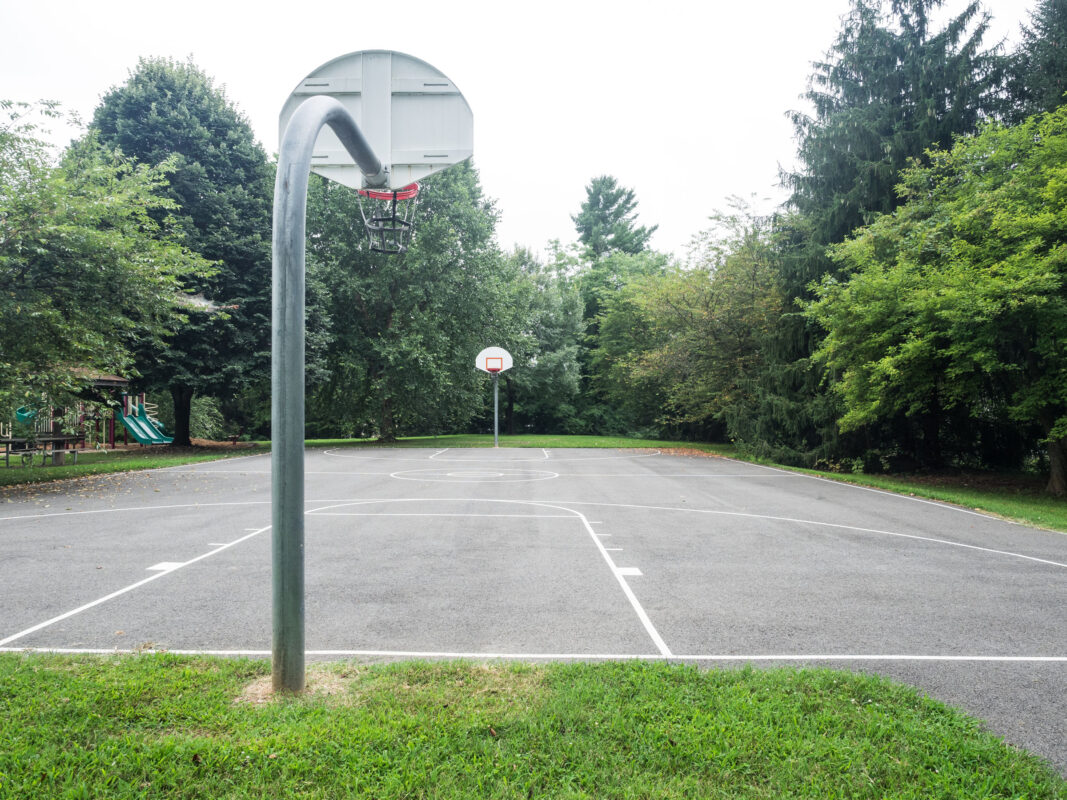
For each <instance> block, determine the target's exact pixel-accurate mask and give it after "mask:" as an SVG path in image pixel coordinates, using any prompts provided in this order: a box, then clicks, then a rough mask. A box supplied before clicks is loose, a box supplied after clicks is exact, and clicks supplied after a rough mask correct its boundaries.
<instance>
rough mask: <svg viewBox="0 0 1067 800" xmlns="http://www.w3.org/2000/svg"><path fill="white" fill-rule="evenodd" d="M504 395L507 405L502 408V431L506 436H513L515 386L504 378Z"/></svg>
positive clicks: (508, 379) (506, 377)
mask: <svg viewBox="0 0 1067 800" xmlns="http://www.w3.org/2000/svg"><path fill="white" fill-rule="evenodd" d="M504 393H505V396H506V397H507V405H505V406H504V430H505V431H507V434H508V436H514V435H515V384H514V383H512V382H511V378H509V377H508V376H507V375H505V376H504Z"/></svg>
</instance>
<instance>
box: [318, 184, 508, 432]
mask: <svg viewBox="0 0 1067 800" xmlns="http://www.w3.org/2000/svg"><path fill="white" fill-rule="evenodd" d="M358 219H360V212H359V207H358V197H357V195H356V193H355V192H353V191H352V190H350V189H347V188H345V187H343V186H339V185H337V184H331V183H328V182H326V181H322V180H319V179H314V180H313V181H312V183H311V187H310V191H309V198H308V257H309V270H310V271H311V272H313V273H314V274H316V275H317V276H318V278H319V279H320V280H321V281H323V283H324V285H326V286H328V287H329V292H330V296H329V308H328V313H329V316H330V318H331V324H332V326H333V336H332V341H331V343H330V345H329V347H328V351H327V354H326V360H327V363H328V366H329V371H330V377H329V380H328V381H327V382H326V383H324V384H323V385H322V386H320V387H318V388H317V389H316V390H315V392H314V393H313V395H312V397H311V399H310V401H309V426H311V425H312V424H317V425H320V426H326V425H329V426H331V427H332V429H333V430H337V431H338V432H340V433H344V434H346V435H353V434H354V435H366V434H374V435H377V436H378V437H379V438H380V439H382V440H383V441H389V440H392V439H394V438H395V437H396V436H398V435H400V434H402V433H416V432H418V433H433V432H437V431H444V430H453V429H461V428H462V427H464V426H465V425H466V424H467V422H468V421H469V420H470V418H471V416H472V415H474V414H475V413H477V412H479V411H481V409H482V408H484V404H485V402H486V392H485V391H484V389H485V387H484V386H483V385H482V383H481V381H480V377H479V376H480V373H478V372H477V371H476V370H475V369H474V357H475V356H476V355H477V353H478V352H479V351H480V350H481V349H482V348H484V347H486V346H487V345H489V344H492V343H505V342H507V341H508V339H509V337H510V336H511V334H512V333H513V331H514V322H513V320H514V316H513V314H512V312H511V310H510V309H509V307H508V305H507V303H506V302H505V299H506V297H507V280H506V279H507V275H508V273H507V270H506V267H505V261H504V259H503V257H502V256H501V254H500V253H499V251H498V250H497V248H496V245H495V243H494V241H493V230H494V226H495V224H496V213H495V211H494V209H493V206H492V204H491V203H490V202H489V201H487V200H486V199H485V198H484V197H483V196H482V191H481V187H480V185H479V183H478V176H477V172H476V171H475V169H474V168H473V167H472V166H471V165H470V164H469V163H465V164H462V165H458V166H455V167H452V168H450V169H448V170H445V171H443V172H441V173H440V174H438V175H435V176H434V177H433V178H432V179H430V180H427V181H426V182H425V183H424V184H423V187H422V190H421V191H420V193H419V209H418V216H417V219H416V232H415V236H414V240H413V242H412V245H411V247H410V248H409V249H408V251H407V252H406V253H405V254H403V255H401V256H386V255H379V254H375V253H371V252H370V251H369V250H368V248H367V242H366V235H365V233H364V231H363V229H362V226H360V225H358V224H357V225H353V220H358ZM505 346H506V345H505Z"/></svg>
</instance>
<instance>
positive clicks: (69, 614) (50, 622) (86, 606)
mask: <svg viewBox="0 0 1067 800" xmlns="http://www.w3.org/2000/svg"><path fill="white" fill-rule="evenodd" d="M269 530H270V525H268V526H266V527H265V528H260V529H259V530H257V531H256V532H255V533H250V534H248V535H247V536H242V537H241V538H240V539H235V540H234V541H232V542H230V543H229V544H224V545H222V546H221V547H216V548H215V549H214V550H211V551H209V552H207V553H203V554H202V555H199V556H197V557H196V558H191V559H189V560H188V561H184V562H181V563H180V564H177V565H176V566H174V567H173V568H172V569H168V570H164V571H161V572H157V573H156V574H155V575H150V576H148V577H147V578H145V579H144V580H140V581H137V582H136V583H131V584H130V585H129V586H125V587H123V588H122V589H118V590H117V591H114V592H112V593H111V594H107V595H104V596H103V597H100V598H97V599H96V600H93V601H91V602H89V603H86V604H84V605H81V606H78V607H77V608H75V609H73V610H71V611H67V612H66V613H63V614H60V615H58V616H55V617H52V618H51V619H47V620H45V621H44V622H40V623H38V624H37V625H34V626H32V627H29V628H26V630H23V631H19V632H18V633H13V634H11V635H10V636H7V637H5V638H3V639H0V647H3V646H4V645H6V644H9V643H11V642H13V641H15V640H16V639H21V638H22V637H23V636H29V635H30V634H31V633H36V632H37V631H39V630H42V629H44V628H47V627H49V626H51V625H55V624H56V623H57V622H62V621H63V620H65V619H69V618H70V617H73V616H75V615H76V614H80V613H81V612H83V611H88V610H89V609H90V608H95V607H96V606H98V605H101V604H103V603H106V602H107V601H108V600H114V599H115V598H116V597H121V596H122V595H124V594H128V593H129V592H132V591H133V590H134V589H137V588H140V587H141V586H144V585H145V584H146V583H151V582H152V581H154V580H158V579H159V578H162V577H163V576H164V575H173V574H174V573H175V572H177V571H178V570H180V569H182V568H183V567H188V566H189V565H190V564H195V563H196V562H198V561H203V560H204V559H205V558H209V557H211V556H213V555H215V554H217V553H221V552H222V551H223V550H228V549H229V548H231V547H233V546H234V545H237V544H240V543H241V542H243V541H246V540H247V539H251V538H252V537H253V536H258V535H259V534H261V533H263V531H269Z"/></svg>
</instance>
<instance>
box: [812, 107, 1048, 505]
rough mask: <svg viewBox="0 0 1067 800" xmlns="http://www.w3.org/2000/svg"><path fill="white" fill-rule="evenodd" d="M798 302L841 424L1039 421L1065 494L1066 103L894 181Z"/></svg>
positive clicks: (941, 154)
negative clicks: (954, 412)
mask: <svg viewBox="0 0 1067 800" xmlns="http://www.w3.org/2000/svg"><path fill="white" fill-rule="evenodd" d="M901 197H902V199H903V200H904V201H905V205H903V206H902V207H901V208H900V209H898V210H897V211H896V212H895V213H894V214H891V215H886V216H884V217H881V218H879V219H878V220H876V221H875V222H874V223H872V224H871V225H870V226H869V227H867V228H865V229H863V230H861V231H859V232H857V234H856V235H855V236H854V237H853V238H852V239H850V240H848V241H847V242H845V243H843V244H842V245H840V246H838V247H837V248H835V249H834V256H835V258H836V259H838V260H839V261H840V262H841V263H842V266H844V267H845V268H846V269H847V270H848V271H849V272H850V273H852V277H851V278H850V279H849V280H847V281H842V280H835V279H834V278H831V277H827V278H826V279H824V281H823V282H822V283H821V284H820V286H819V289H818V298H817V300H816V301H815V302H813V303H811V304H810V305H809V306H808V308H807V312H806V313H807V314H808V316H809V317H810V318H812V319H813V320H815V321H817V322H818V323H819V324H820V325H821V326H822V327H823V328H824V329H825V330H826V332H827V335H826V338H825V339H824V340H823V342H822V345H821V346H820V348H819V350H818V351H817V354H816V355H817V357H818V358H819V359H820V360H821V361H822V362H823V363H825V364H826V366H827V367H828V368H829V370H830V371H831V374H833V375H835V376H836V381H835V383H834V384H833V388H834V391H835V392H836V393H837V394H838V395H839V396H840V397H841V398H842V400H843V402H844V408H845V413H844V414H843V415H842V416H841V418H840V425H841V427H842V428H843V429H845V430H849V429H856V428H858V427H859V426H861V425H864V424H867V423H870V422H873V421H878V420H882V419H886V418H888V417H891V416H893V415H896V414H904V415H906V416H909V417H914V416H916V415H922V414H927V413H929V412H930V411H931V410H933V411H939V410H940V409H954V408H956V409H964V410H965V411H966V412H967V413H968V414H969V415H970V416H971V417H972V418H974V419H981V418H983V417H986V416H989V415H994V416H1000V415H1003V416H1007V417H1009V418H1010V419H1012V420H1015V421H1016V423H1018V424H1019V425H1022V426H1036V427H1038V428H1040V430H1041V433H1042V434H1043V436H1044V442H1045V443H1046V446H1047V450H1048V458H1049V468H1050V477H1049V483H1048V490H1049V491H1050V492H1052V493H1054V494H1057V495H1063V494H1065V493H1067V107H1065V108H1061V109H1058V110H1057V111H1055V112H1053V113H1051V114H1048V115H1044V116H1039V117H1034V118H1031V119H1029V120H1027V121H1026V122H1025V123H1023V124H1021V125H1018V126H1016V127H1014V128H1009V127H1003V126H1000V125H991V126H989V127H987V128H985V129H984V130H983V131H982V133H981V134H980V135H978V136H974V137H968V138H964V139H961V140H959V141H958V142H957V144H956V145H955V146H954V147H953V148H952V150H950V151H937V152H935V153H933V154H932V155H931V163H930V165H929V166H926V167H924V166H920V165H916V166H913V167H912V168H911V169H909V170H908V171H906V172H905V173H904V175H903V183H902V186H901Z"/></svg>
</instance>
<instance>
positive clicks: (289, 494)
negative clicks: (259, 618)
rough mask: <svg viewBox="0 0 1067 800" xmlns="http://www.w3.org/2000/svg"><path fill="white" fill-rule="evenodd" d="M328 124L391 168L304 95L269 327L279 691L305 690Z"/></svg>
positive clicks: (285, 176) (278, 185)
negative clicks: (307, 425) (312, 342)
mask: <svg viewBox="0 0 1067 800" xmlns="http://www.w3.org/2000/svg"><path fill="white" fill-rule="evenodd" d="M323 125H329V126H330V127H331V128H332V129H333V131H334V133H336V134H337V136H338V138H339V139H340V140H341V142H342V143H343V144H344V146H345V149H347V150H348V152H349V153H350V154H351V155H352V157H353V158H354V159H355V160H356V163H357V164H358V165H359V167H360V170H362V172H363V173H364V175H366V176H367V182H368V183H369V184H371V185H383V184H385V183H386V182H387V180H388V174H387V172H386V171H385V170H384V169H383V168H382V164H381V162H380V161H379V160H378V158H377V157H376V156H375V155H374V151H373V150H372V149H371V147H370V145H369V144H368V143H367V140H366V139H365V138H364V136H363V134H362V133H361V132H360V130H359V127H358V126H357V125H356V121H355V120H354V119H353V118H352V115H351V114H349V113H348V111H346V110H345V108H344V106H342V105H341V104H340V103H339V102H337V101H336V100H334V99H333V98H330V97H321V96H320V97H311V98H309V99H307V100H305V101H304V102H303V103H302V104H301V105H300V107H299V108H298V109H297V110H296V112H295V113H294V114H293V116H292V117H291V118H290V120H289V124H288V126H287V127H286V129H285V134H284V135H283V136H282V142H281V148H280V154H279V157H278V177H277V180H276V181H275V184H274V242H273V245H274V259H273V282H272V293H273V297H272V302H273V315H274V316H273V323H272V329H271V336H272V341H271V523H272V525H273V528H272V535H271V558H272V580H271V594H272V601H273V606H272V623H273V641H272V651H271V653H272V663H271V669H272V673H271V677H272V683H273V686H274V689H275V690H285V691H291V692H299V691H302V690H303V689H304V233H305V227H306V215H307V189H308V174H309V173H310V171H311V154H312V150H313V149H314V146H315V140H316V139H317V138H318V135H319V131H320V130H321V129H322V126H323Z"/></svg>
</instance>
